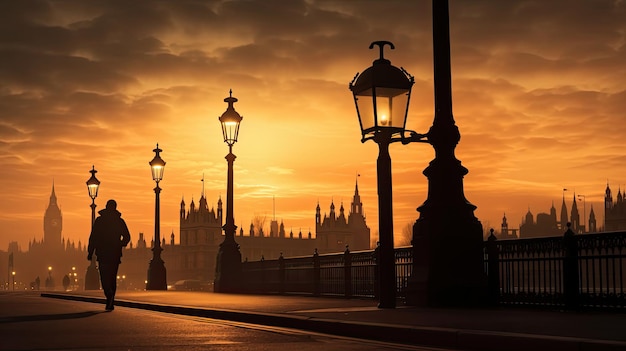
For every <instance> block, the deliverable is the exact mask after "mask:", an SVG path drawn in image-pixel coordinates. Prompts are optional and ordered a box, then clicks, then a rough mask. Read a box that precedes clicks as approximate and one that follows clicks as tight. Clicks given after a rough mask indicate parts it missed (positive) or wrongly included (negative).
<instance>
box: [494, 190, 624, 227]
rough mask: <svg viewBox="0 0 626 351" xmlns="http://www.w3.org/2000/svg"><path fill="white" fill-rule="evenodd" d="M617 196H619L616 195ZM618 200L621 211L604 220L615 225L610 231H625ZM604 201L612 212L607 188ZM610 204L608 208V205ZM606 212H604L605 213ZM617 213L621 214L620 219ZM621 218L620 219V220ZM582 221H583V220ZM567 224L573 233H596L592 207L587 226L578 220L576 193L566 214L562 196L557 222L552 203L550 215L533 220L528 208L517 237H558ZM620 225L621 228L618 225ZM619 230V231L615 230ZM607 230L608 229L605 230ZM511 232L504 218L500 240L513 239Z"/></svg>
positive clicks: (594, 215) (538, 215)
mask: <svg viewBox="0 0 626 351" xmlns="http://www.w3.org/2000/svg"><path fill="white" fill-rule="evenodd" d="M618 195H619V194H618ZM619 198H620V199H622V200H620V201H619V202H620V203H622V210H621V212H620V211H615V212H614V213H615V214H617V215H614V216H609V217H605V218H610V221H613V222H611V223H615V228H616V229H612V230H626V211H624V207H626V205H625V204H624V202H626V200H625V199H623V196H622V195H619ZM606 199H607V200H606V201H605V207H606V208H609V207H611V210H610V211H613V207H615V205H614V204H613V202H612V199H611V190H610V189H609V188H608V186H607V190H606ZM609 203H610V204H612V205H611V206H609V205H608V204H609ZM605 212H606V211H605ZM618 213H621V217H620V215H619V214H618ZM620 218H621V219H620ZM583 220H584V219H583ZM567 223H570V224H571V229H572V230H573V231H574V232H575V233H594V232H597V231H598V229H599V228H598V227H597V222H596V214H595V212H594V210H593V205H592V206H591V211H590V213H589V220H588V225H585V224H583V223H581V220H580V212H579V211H578V204H577V203H576V193H574V196H573V201H572V207H571V211H570V212H569V214H568V211H567V204H566V202H565V196H563V202H562V204H561V215H560V218H559V220H557V217H556V208H555V207H554V202H553V203H552V207H551V208H550V213H538V214H537V217H536V219H535V216H533V214H532V212H531V210H530V208H529V209H528V212H527V213H526V215H525V216H524V217H523V218H522V221H521V224H520V227H519V237H520V238H535V237H544V236H558V235H563V233H564V232H565V231H566V230H567ZM619 223H621V227H620V226H618V224H619ZM617 228H620V229H617ZM607 230H608V229H607ZM512 233H513V231H512V230H511V229H509V228H508V223H507V221H506V216H504V218H503V219H502V231H501V234H500V237H501V238H507V237H511V238H513V237H514V234H512Z"/></svg>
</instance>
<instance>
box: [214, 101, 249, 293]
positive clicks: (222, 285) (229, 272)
mask: <svg viewBox="0 0 626 351" xmlns="http://www.w3.org/2000/svg"><path fill="white" fill-rule="evenodd" d="M224 102H226V103H228V107H227V108H226V112H224V113H223V114H222V116H221V117H219V120H220V123H221V124H222V134H223V136H224V142H225V143H226V144H228V155H226V161H227V162H228V178H227V190H226V223H225V224H224V226H223V227H222V228H223V229H224V241H223V242H222V243H221V244H220V248H219V251H218V253H217V263H216V268H215V282H214V290H215V292H237V291H238V288H239V284H240V281H239V279H240V277H241V274H240V273H241V252H239V245H238V244H237V243H236V242H235V232H236V230H237V226H236V225H235V219H234V216H233V163H234V162H235V158H236V156H235V155H234V154H233V144H235V143H236V142H237V136H238V134H239V124H240V123H241V120H242V119H243V117H242V116H240V115H239V113H237V111H235V108H234V107H233V104H234V103H235V102H237V98H234V97H233V91H232V90H231V91H230V96H229V97H227V98H225V99H224Z"/></svg>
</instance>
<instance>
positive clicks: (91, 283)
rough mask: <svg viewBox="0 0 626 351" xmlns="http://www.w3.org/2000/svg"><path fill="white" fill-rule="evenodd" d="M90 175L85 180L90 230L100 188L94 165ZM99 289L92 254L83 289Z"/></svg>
mask: <svg viewBox="0 0 626 351" xmlns="http://www.w3.org/2000/svg"><path fill="white" fill-rule="evenodd" d="M89 173H91V177H90V178H89V179H88V180H87V191H88V192H89V197H90V198H91V230H93V222H95V221H96V197H98V189H99V188H100V181H99V180H98V178H96V173H98V171H96V167H95V166H91V171H89ZM98 289H100V276H99V274H98V268H96V257H95V255H94V256H92V258H91V262H90V263H89V267H87V273H85V290H98Z"/></svg>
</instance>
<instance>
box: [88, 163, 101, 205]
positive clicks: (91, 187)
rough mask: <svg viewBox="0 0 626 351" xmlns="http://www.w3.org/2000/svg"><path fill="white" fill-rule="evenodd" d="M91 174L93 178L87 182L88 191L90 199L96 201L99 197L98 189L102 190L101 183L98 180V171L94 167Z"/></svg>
mask: <svg viewBox="0 0 626 351" xmlns="http://www.w3.org/2000/svg"><path fill="white" fill-rule="evenodd" d="M89 172H90V173H91V177H90V178H89V179H88V180H87V191H88V192H89V197H90V198H92V199H94V200H95V198H96V197H98V189H99V188H100V181H99V180H98V178H96V173H97V172H98V171H96V169H95V167H93V166H92V168H91V171H89Z"/></svg>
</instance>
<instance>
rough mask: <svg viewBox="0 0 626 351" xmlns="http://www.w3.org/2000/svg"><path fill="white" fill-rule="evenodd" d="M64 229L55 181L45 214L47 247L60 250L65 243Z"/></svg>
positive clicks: (44, 237) (45, 240) (44, 234)
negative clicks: (62, 235) (62, 234)
mask: <svg viewBox="0 0 626 351" xmlns="http://www.w3.org/2000/svg"><path fill="white" fill-rule="evenodd" d="M62 231H63V216H62V215H61V209H60V208H59V205H58V204H57V196H56V193H55V191H54V183H53V184H52V193H51V194H50V202H49V203H48V208H47V209H46V213H45V214H44V216H43V244H44V245H45V246H46V248H47V249H50V250H60V249H61V248H62V247H63V246H64V245H63V240H62V238H61V232H62Z"/></svg>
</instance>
